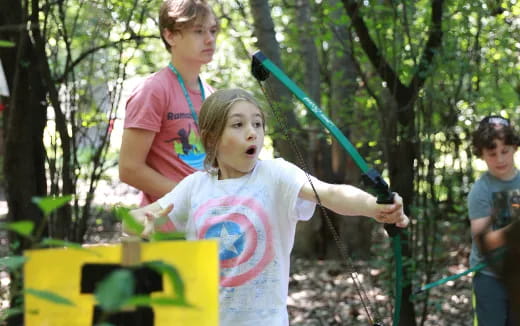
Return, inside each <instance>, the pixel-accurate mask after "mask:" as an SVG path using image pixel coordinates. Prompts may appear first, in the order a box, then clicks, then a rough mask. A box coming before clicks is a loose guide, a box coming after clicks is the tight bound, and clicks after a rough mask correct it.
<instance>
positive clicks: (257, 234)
mask: <svg viewBox="0 0 520 326" xmlns="http://www.w3.org/2000/svg"><path fill="white" fill-rule="evenodd" d="M193 217H194V218H193V220H194V223H195V228H196V230H197V231H196V232H197V239H215V238H216V239H218V240H219V245H220V246H219V258H220V279H221V286H223V287H235V286H240V285H242V284H244V283H245V282H247V281H249V280H251V279H254V278H255V277H256V276H258V274H260V273H261V272H262V271H263V270H264V269H265V268H266V266H267V265H268V264H269V263H271V262H272V260H273V257H274V252H273V245H272V243H273V241H272V237H273V235H272V230H271V225H270V224H269V218H268V215H267V213H266V212H265V210H264V209H263V207H262V205H261V204H260V203H259V202H258V201H256V200H255V199H254V198H251V197H236V196H228V197H223V198H218V199H212V200H209V201H208V202H206V203H205V204H203V205H202V206H201V207H199V208H198V209H197V210H196V211H195V213H194V216H193Z"/></svg>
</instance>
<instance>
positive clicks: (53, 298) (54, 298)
mask: <svg viewBox="0 0 520 326" xmlns="http://www.w3.org/2000/svg"><path fill="white" fill-rule="evenodd" d="M24 292H25V293H26V294H30V295H33V296H35V297H37V298H40V299H43V300H46V301H50V302H52V303H56V304H60V305H65V306H75V304H74V302H72V301H71V300H69V299H67V298H65V297H62V296H61V295H58V294H56V293H54V292H51V291H46V290H36V289H30V288H29V289H25V291H24Z"/></svg>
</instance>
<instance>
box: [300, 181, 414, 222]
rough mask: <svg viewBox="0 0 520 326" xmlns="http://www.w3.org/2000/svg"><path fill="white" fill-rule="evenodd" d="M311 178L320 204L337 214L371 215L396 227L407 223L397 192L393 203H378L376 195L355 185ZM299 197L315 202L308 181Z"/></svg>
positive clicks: (401, 200) (401, 201)
mask: <svg viewBox="0 0 520 326" xmlns="http://www.w3.org/2000/svg"><path fill="white" fill-rule="evenodd" d="M311 180H312V184H313V185H314V188H315V189H316V192H317V193H318V196H319V197H320V200H321V204H322V205H323V206H325V207H327V208H328V209H330V210H332V211H334V212H336V213H338V214H341V215H350V216H357V215H362V216H367V217H373V218H375V219H376V221H378V222H380V223H389V224H396V225H397V226H398V227H406V226H407V225H408V222H409V220H408V217H407V216H406V215H405V214H404V212H403V199H402V198H401V197H400V196H399V195H398V194H394V203H393V204H378V203H377V202H376V200H377V198H376V197H374V196H372V195H371V194H369V193H367V192H365V191H363V190H361V189H359V188H357V187H354V186H351V185H336V184H330V183H326V182H323V181H320V180H318V179H316V178H314V177H312V176H311ZM299 197H300V198H302V199H306V200H310V201H313V202H317V199H316V195H315V194H314V191H313V189H312V187H311V185H310V183H309V182H306V183H305V184H304V185H303V186H302V189H301V190H300V193H299Z"/></svg>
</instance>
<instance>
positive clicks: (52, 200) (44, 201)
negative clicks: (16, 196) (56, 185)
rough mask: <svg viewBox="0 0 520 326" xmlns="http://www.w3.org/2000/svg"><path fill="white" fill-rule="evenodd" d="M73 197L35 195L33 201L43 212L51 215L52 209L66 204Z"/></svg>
mask: <svg viewBox="0 0 520 326" xmlns="http://www.w3.org/2000/svg"><path fill="white" fill-rule="evenodd" d="M71 199H72V195H67V196H62V197H33V198H32V202H33V203H35V204H36V205H38V207H40V209H41V210H42V212H43V214H45V215H49V214H50V213H51V212H52V211H54V210H56V209H58V208H60V207H61V206H63V205H65V204H66V203H68V202H69V201H70V200H71Z"/></svg>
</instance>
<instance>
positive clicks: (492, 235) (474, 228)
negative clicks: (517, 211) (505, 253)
mask: <svg viewBox="0 0 520 326" xmlns="http://www.w3.org/2000/svg"><path fill="white" fill-rule="evenodd" d="M470 224H471V236H472V237H473V238H476V239H477V244H478V245H479V246H480V247H482V245H484V247H485V248H486V249H487V250H488V251H490V250H494V249H497V248H500V247H502V246H504V245H505V244H506V241H505V238H506V232H507V230H509V229H510V226H511V224H509V225H507V226H505V227H503V228H500V229H498V230H493V229H492V228H491V217H490V216H488V217H483V218H478V219H472V220H470ZM480 235H483V237H482V238H479V236H480ZM481 240H482V241H485V244H481V243H480V241H481Z"/></svg>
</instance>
